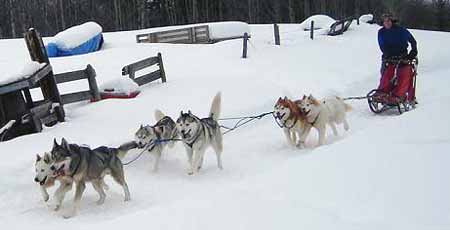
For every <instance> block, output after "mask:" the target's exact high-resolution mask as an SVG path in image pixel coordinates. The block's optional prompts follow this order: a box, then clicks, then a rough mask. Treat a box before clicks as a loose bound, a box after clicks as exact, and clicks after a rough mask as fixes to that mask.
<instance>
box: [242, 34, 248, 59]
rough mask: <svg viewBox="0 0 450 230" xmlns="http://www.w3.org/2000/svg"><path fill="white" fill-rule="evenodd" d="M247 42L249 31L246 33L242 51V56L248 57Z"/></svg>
mask: <svg viewBox="0 0 450 230" xmlns="http://www.w3.org/2000/svg"><path fill="white" fill-rule="evenodd" d="M247 42H248V33H245V34H244V49H243V51H242V58H247Z"/></svg>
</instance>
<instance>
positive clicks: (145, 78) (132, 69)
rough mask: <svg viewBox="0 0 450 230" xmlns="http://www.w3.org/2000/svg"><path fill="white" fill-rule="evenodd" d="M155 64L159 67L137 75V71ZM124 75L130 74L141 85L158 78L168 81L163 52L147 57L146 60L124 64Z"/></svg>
mask: <svg viewBox="0 0 450 230" xmlns="http://www.w3.org/2000/svg"><path fill="white" fill-rule="evenodd" d="M154 65H157V66H158V67H159V69H158V70H155V71H153V72H151V73H148V74H145V75H142V76H139V77H136V72H137V71H139V70H142V69H145V68H148V67H151V66H154ZM122 75H123V76H126V75H128V76H129V78H131V79H132V80H133V81H134V82H136V84H138V85H139V86H141V85H144V84H147V83H150V82H152V81H156V80H158V79H161V80H162V82H163V83H164V82H166V73H165V71H164V65H163V61H162V55H161V53H158V55H157V56H155V57H150V58H146V59H144V60H140V61H138V62H135V63H132V64H129V65H127V66H124V67H123V68H122Z"/></svg>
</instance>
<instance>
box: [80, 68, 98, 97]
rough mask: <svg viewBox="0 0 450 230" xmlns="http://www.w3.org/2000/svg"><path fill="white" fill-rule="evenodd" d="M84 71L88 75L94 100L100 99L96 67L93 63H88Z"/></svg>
mask: <svg viewBox="0 0 450 230" xmlns="http://www.w3.org/2000/svg"><path fill="white" fill-rule="evenodd" d="M84 71H85V72H86V75H87V76H88V82H89V90H90V91H91V94H92V97H93V98H94V101H100V100H101V98H100V93H99V92H98V86H97V81H96V80H95V76H96V75H97V74H96V73H95V70H94V68H93V67H92V66H91V65H88V66H87V67H86V69H85V70H84Z"/></svg>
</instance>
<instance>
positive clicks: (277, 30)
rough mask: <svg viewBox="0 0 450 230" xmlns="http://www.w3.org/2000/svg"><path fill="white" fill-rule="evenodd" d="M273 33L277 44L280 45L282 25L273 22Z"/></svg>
mask: <svg viewBox="0 0 450 230" xmlns="http://www.w3.org/2000/svg"><path fill="white" fill-rule="evenodd" d="M273 33H274V35H275V45H277V46H279V45H280V27H279V26H278V24H276V23H275V24H273Z"/></svg>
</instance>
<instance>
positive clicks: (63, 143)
mask: <svg viewBox="0 0 450 230" xmlns="http://www.w3.org/2000/svg"><path fill="white" fill-rule="evenodd" d="M67 144H68V143H67V140H66V138H64V137H63V138H62V139H61V145H62V146H67Z"/></svg>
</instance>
